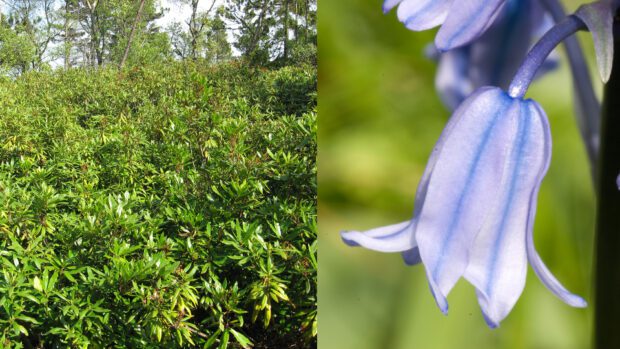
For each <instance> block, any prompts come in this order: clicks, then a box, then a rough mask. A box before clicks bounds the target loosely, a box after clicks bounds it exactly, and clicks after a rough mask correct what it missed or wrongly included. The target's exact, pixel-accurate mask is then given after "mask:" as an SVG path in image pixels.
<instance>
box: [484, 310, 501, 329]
mask: <svg viewBox="0 0 620 349" xmlns="http://www.w3.org/2000/svg"><path fill="white" fill-rule="evenodd" d="M482 317H483V318H484V321H485V322H486V323H487V326H489V328H490V329H496V328H498V327H499V321H493V320H492V319H491V318H490V317H489V316H488V315H487V314H485V313H484V311H483V312H482Z"/></svg>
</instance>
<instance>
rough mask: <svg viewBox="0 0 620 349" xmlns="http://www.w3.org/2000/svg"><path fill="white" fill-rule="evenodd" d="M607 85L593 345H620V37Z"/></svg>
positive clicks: (597, 239)
mask: <svg viewBox="0 0 620 349" xmlns="http://www.w3.org/2000/svg"><path fill="white" fill-rule="evenodd" d="M614 68H615V69H613V71H612V73H611V78H610V79H609V82H608V83H607V85H606V86H605V94H604V98H603V118H602V126H603V127H602V129H601V148H600V154H599V156H600V157H599V167H598V170H599V178H598V179H599V180H598V212H597V217H596V247H595V248H596V251H595V271H594V278H595V281H594V283H595V285H594V287H595V315H594V347H595V348H597V349H607V348H620V328H619V325H618V324H619V322H618V320H619V319H620V190H618V187H617V184H616V177H617V176H618V173H619V172H620V136H619V135H620V38H617V39H616V41H615V42H614Z"/></svg>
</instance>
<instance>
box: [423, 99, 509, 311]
mask: <svg viewBox="0 0 620 349" xmlns="http://www.w3.org/2000/svg"><path fill="white" fill-rule="evenodd" d="M514 107H516V103H515V102H514V100H513V99H512V98H510V97H509V96H508V95H507V94H506V93H505V92H503V91H501V90H500V89H498V88H486V89H482V90H480V91H477V92H475V93H474V94H473V95H472V96H471V97H469V98H468V99H467V100H466V101H465V103H464V105H463V106H461V107H459V108H458V109H457V110H456V111H455V113H454V114H455V115H454V116H453V118H457V119H458V122H456V123H455V124H454V126H453V129H452V130H451V132H450V135H449V137H446V138H445V141H444V142H443V144H441V145H440V149H439V150H438V151H439V152H438V154H437V160H436V161H435V163H434V168H433V174H432V177H431V178H430V181H429V183H428V188H427V193H426V194H427V195H426V199H425V200H424V205H423V207H422V209H421V211H420V212H419V215H418V216H417V227H416V230H415V235H416V240H417V242H418V246H419V249H420V255H421V258H422V261H423V262H424V266H425V268H426V273H427V276H428V279H429V283H430V286H431V289H432V291H433V294H434V295H435V298H436V301H437V304H438V305H439V307H440V308H441V309H442V311H444V312H445V311H447V302H446V300H445V295H447V294H448V293H449V292H450V290H451V289H452V287H453V286H454V284H455V283H456V281H457V280H458V279H459V278H460V277H461V275H463V273H464V272H465V269H466V267H467V263H468V254H469V249H470V246H471V245H472V242H473V241H474V239H475V236H476V234H477V233H478V231H479V230H480V228H481V226H482V222H484V219H485V217H486V216H487V214H488V212H489V210H490V208H491V207H493V203H494V202H495V201H496V192H497V191H498V189H499V187H500V181H501V178H502V172H503V170H504V168H503V167H504V166H503V164H504V163H505V159H506V156H507V154H508V152H507V150H508V149H507V144H510V143H509V142H510V140H511V139H512V138H513V137H514V133H515V120H514V119H513V118H506V117H503V116H504V115H505V114H506V113H509V109H512V108H514Z"/></svg>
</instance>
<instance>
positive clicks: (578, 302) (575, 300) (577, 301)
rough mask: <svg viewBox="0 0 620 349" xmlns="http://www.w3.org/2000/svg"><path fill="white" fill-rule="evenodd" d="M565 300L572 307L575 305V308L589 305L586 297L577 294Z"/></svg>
mask: <svg viewBox="0 0 620 349" xmlns="http://www.w3.org/2000/svg"><path fill="white" fill-rule="evenodd" d="M565 302H566V304H568V305H570V306H571V307H575V308H585V307H587V306H588V302H586V300H585V299H583V298H581V297H579V296H577V295H572V297H569V298H567V299H566V300H565Z"/></svg>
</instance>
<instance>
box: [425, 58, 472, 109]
mask: <svg viewBox="0 0 620 349" xmlns="http://www.w3.org/2000/svg"><path fill="white" fill-rule="evenodd" d="M469 54H470V47H469V46H465V47H461V48H456V49H454V50H450V51H448V52H445V53H443V54H441V58H440V60H439V65H438V66H437V74H435V87H436V88H437V92H438V93H439V97H440V98H441V101H442V102H443V104H444V105H445V106H446V107H447V108H448V109H450V110H455V109H456V108H457V107H458V106H459V105H460V104H461V102H463V100H464V99H465V98H467V96H469V95H470V94H471V93H472V92H473V90H474V88H475V87H474V85H473V83H472V82H473V81H472V79H470V78H469V76H468V73H469V69H470V65H469V63H470V62H469V59H470V57H469Z"/></svg>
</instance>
